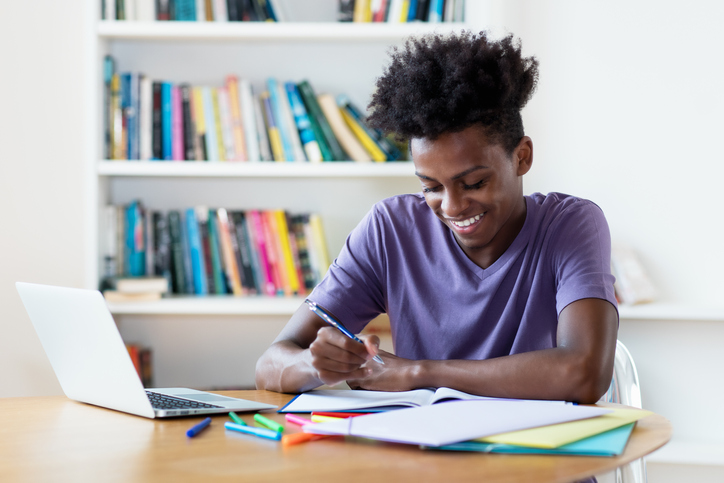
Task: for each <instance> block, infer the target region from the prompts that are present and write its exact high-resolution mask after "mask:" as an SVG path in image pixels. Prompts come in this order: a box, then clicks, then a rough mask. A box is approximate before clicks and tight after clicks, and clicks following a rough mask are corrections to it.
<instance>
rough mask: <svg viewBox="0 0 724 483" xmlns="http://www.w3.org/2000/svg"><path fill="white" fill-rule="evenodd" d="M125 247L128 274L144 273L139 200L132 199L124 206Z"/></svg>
mask: <svg viewBox="0 0 724 483" xmlns="http://www.w3.org/2000/svg"><path fill="white" fill-rule="evenodd" d="M126 226H127V227H128V230H127V232H126V249H127V260H128V262H127V266H128V274H129V275H131V276H132V277H138V276H142V275H145V274H146V253H145V243H144V241H145V236H144V228H145V222H144V212H143V207H142V206H141V203H140V202H139V201H132V202H131V203H130V204H129V205H128V207H127V208H126Z"/></svg>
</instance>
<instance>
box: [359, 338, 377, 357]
mask: <svg viewBox="0 0 724 483" xmlns="http://www.w3.org/2000/svg"><path fill="white" fill-rule="evenodd" d="M360 339H362V341H363V342H364V345H365V349H367V354H368V356H367V359H368V360H369V359H372V358H373V357H374V356H376V355H377V354H379V352H380V338H379V337H377V336H376V335H363V336H361V337H360Z"/></svg>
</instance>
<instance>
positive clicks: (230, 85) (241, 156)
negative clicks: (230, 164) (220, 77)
mask: <svg viewBox="0 0 724 483" xmlns="http://www.w3.org/2000/svg"><path fill="white" fill-rule="evenodd" d="M226 91H227V92H228V95H229V116H230V122H231V130H232V135H233V138H234V151H235V157H234V161H248V160H249V156H248V155H247V149H246V139H245V137H246V136H245V135H244V122H243V120H242V107H241V96H240V93H239V78H238V77H236V76H233V75H230V76H227V77H226Z"/></svg>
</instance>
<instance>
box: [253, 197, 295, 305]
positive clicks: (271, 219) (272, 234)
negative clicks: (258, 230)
mask: <svg viewBox="0 0 724 483" xmlns="http://www.w3.org/2000/svg"><path fill="white" fill-rule="evenodd" d="M260 215H261V217H262V225H263V226H264V237H265V239H266V249H267V259H268V260H269V265H270V267H271V270H272V278H273V280H274V286H275V287H276V289H277V293H278V294H282V295H290V294H291V287H290V286H289V278H285V277H284V273H285V271H284V259H283V255H282V253H281V246H280V245H279V230H278V229H277V226H276V224H277V223H276V217H275V216H274V212H273V211H262V212H260Z"/></svg>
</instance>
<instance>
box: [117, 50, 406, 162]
mask: <svg viewBox="0 0 724 483" xmlns="http://www.w3.org/2000/svg"><path fill="white" fill-rule="evenodd" d="M104 77H105V106H104V107H105V111H104V112H105V115H104V121H105V122H104V124H105V126H104V127H105V143H104V146H105V157H106V158H107V159H116V160H120V159H123V160H158V161H209V162H219V161H228V162H256V161H278V162H283V161H297V162H312V163H319V162H323V161H349V160H352V161H358V162H371V161H376V162H385V161H396V160H400V159H401V158H402V157H403V156H402V150H400V149H399V148H398V146H397V145H396V144H395V143H394V142H393V141H392V140H391V138H389V137H385V136H384V135H383V134H382V133H381V132H380V131H378V130H375V129H372V128H370V127H369V126H368V125H367V121H366V116H365V113H364V112H363V111H362V110H361V109H359V108H358V107H357V106H356V105H355V104H354V103H352V101H351V100H350V99H349V98H348V97H347V96H345V95H339V96H337V97H336V98H335V97H333V96H332V95H331V94H319V95H317V94H316V93H315V91H314V88H313V87H312V85H311V84H310V83H309V81H307V80H303V81H301V82H299V83H295V82H291V81H290V82H284V83H283V82H279V81H277V79H275V78H269V79H267V80H266V82H265V84H264V85H263V86H262V87H261V88H259V89H255V88H253V87H252V85H251V83H250V82H249V81H248V80H246V79H243V78H239V77H237V76H234V75H229V76H227V77H226V79H225V80H224V83H223V85H219V86H198V85H190V84H186V83H181V84H176V83H172V82H166V81H161V80H152V79H150V78H149V77H147V76H146V75H144V74H139V73H133V72H123V73H118V72H116V70H115V61H114V60H113V58H112V57H110V56H108V57H106V59H105V74H104Z"/></svg>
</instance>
